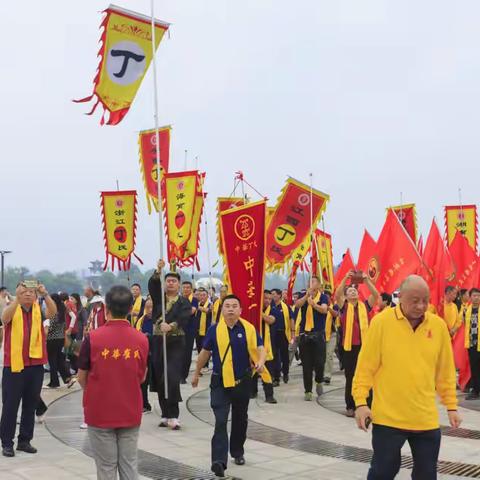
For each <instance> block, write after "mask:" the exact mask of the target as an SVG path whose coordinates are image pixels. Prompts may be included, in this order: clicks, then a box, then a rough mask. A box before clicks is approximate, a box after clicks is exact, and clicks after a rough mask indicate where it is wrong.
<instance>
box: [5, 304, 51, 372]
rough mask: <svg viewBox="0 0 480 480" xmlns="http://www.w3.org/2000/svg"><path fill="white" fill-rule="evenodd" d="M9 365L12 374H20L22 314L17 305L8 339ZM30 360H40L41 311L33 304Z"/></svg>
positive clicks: (22, 366) (21, 364)
mask: <svg viewBox="0 0 480 480" xmlns="http://www.w3.org/2000/svg"><path fill="white" fill-rule="evenodd" d="M10 342H11V343H10V361H11V363H10V365H11V369H12V372H14V373H17V372H21V371H22V370H23V368H24V364H23V312H22V307H21V306H20V305H19V306H18V307H17V309H16V310H15V314H14V315H13V319H12V335H11V339H10ZM28 352H29V353H28V356H29V357H30V358H42V355H43V348H42V311H41V310H40V305H39V304H38V303H37V302H35V303H34V304H33V305H32V328H31V330H30V347H29V350H28Z"/></svg>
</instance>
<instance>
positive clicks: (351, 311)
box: [343, 302, 368, 352]
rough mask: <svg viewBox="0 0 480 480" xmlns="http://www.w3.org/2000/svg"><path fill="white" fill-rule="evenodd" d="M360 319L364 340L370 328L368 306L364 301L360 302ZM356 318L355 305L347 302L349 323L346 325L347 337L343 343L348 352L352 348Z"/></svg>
mask: <svg viewBox="0 0 480 480" xmlns="http://www.w3.org/2000/svg"><path fill="white" fill-rule="evenodd" d="M357 305H358V319H359V322H360V339H361V340H362V341H363V339H364V335H365V333H366V332H367V330H368V313H367V307H366V306H365V304H364V303H363V302H358V303H357ZM354 319H355V307H354V306H353V305H352V304H351V303H348V304H347V325H346V327H345V338H344V343H343V349H344V350H345V351H346V352H350V350H352V336H353V321H354Z"/></svg>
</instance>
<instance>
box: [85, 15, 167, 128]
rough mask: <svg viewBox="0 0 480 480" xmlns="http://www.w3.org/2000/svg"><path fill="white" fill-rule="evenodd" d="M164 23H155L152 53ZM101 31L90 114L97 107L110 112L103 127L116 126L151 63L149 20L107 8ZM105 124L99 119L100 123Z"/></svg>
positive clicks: (164, 26) (165, 29) (158, 40)
mask: <svg viewBox="0 0 480 480" xmlns="http://www.w3.org/2000/svg"><path fill="white" fill-rule="evenodd" d="M168 27H169V25H168V24H167V23H164V22H161V21H158V20H155V50H156V49H157V48H158V45H159V44H160V42H161V40H162V38H163V35H164V34H165V32H166V31H167V30H168ZM101 28H103V33H102V37H101V48H100V51H99V56H100V58H101V60H100V65H99V67H98V73H97V75H96V77H95V79H94V91H93V94H92V95H91V96H90V97H87V98H84V99H82V100H78V101H77V102H88V101H90V100H92V98H94V97H96V99H97V102H96V103H95V105H94V107H93V109H92V111H91V112H90V113H89V115H91V114H92V113H93V112H94V111H95V109H96V108H97V106H98V105H99V104H102V106H103V108H104V115H105V111H108V112H109V113H110V116H109V119H108V121H107V122H106V123H107V125H116V124H118V123H119V122H121V121H122V119H123V118H124V117H125V115H126V114H127V112H128V110H129V108H130V106H131V104H132V102H133V100H134V98H135V95H136V94H137V91H138V89H139V87H140V84H141V83H142V80H143V77H144V76H145V74H146V72H147V70H148V67H149V65H150V62H151V61H152V27H151V20H150V18H149V17H146V16H143V15H140V14H138V13H136V12H132V11H129V10H125V9H122V8H119V7H116V6H110V7H109V8H107V10H105V18H104V20H103V22H102V25H101ZM104 123H105V121H104V117H102V120H101V124H102V125H103V124H104Z"/></svg>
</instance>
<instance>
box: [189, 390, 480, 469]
mask: <svg viewBox="0 0 480 480" xmlns="http://www.w3.org/2000/svg"><path fill="white" fill-rule="evenodd" d="M208 399H209V389H206V390H202V391H201V392H198V393H196V394H194V395H192V396H191V397H190V398H189V399H188V400H187V409H188V411H189V412H190V413H191V414H192V415H194V416H195V417H197V418H198V419H199V420H201V421H202V422H205V423H208V424H210V425H214V424H215V420H214V417H213V413H212V411H211V409H210V404H209V401H208ZM247 437H248V438H249V439H251V440H255V441H257V442H263V443H267V444H269V445H274V446H277V447H283V448H288V449H290V450H296V451H299V452H303V453H311V454H313V455H320V456H323V457H331V458H338V459H342V460H348V461H351V462H361V463H370V461H371V458H372V450H370V449H367V448H359V447H351V446H347V445H342V444H340V443H335V442H330V441H328V440H320V439H318V438H313V437H308V436H306V435H300V434H298V433H293V432H287V431H285V430H281V429H279V428H275V427H270V426H268V425H264V424H262V423H259V422H255V421H252V420H249V422H248V430H247ZM401 467H402V468H406V469H410V470H411V469H412V468H413V460H412V458H411V457H407V456H402V463H401ZM437 471H438V473H442V474H447V475H458V476H461V477H466V478H480V465H473V464H467V463H460V462H448V461H445V460H439V462H438V468H437Z"/></svg>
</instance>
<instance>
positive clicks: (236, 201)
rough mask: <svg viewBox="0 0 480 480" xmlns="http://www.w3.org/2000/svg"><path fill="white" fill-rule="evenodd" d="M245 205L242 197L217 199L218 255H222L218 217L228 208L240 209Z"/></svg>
mask: <svg viewBox="0 0 480 480" xmlns="http://www.w3.org/2000/svg"><path fill="white" fill-rule="evenodd" d="M244 204H245V200H244V199H243V198H242V197H218V198H217V244H218V253H219V254H220V256H222V255H223V242H222V230H221V228H220V215H221V213H222V212H224V211H225V210H228V209H230V208H236V207H240V206H241V205H244Z"/></svg>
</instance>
